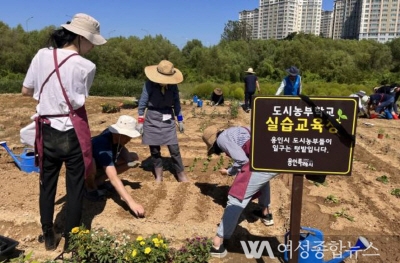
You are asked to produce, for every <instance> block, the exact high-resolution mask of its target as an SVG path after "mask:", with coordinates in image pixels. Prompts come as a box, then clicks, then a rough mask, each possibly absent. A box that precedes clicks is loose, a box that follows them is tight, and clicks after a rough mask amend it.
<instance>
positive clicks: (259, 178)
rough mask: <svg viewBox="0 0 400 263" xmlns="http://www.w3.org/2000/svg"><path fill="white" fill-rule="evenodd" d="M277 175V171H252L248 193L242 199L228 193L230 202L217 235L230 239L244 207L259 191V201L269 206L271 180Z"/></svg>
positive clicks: (262, 204)
mask: <svg viewBox="0 0 400 263" xmlns="http://www.w3.org/2000/svg"><path fill="white" fill-rule="evenodd" d="M277 175H278V174H277V173H260V172H252V173H251V177H250V181H249V185H248V186H247V189H246V193H245V196H244V199H243V200H242V201H240V200H239V199H237V198H235V197H233V196H231V195H228V203H227V205H226V207H225V210H224V214H223V216H222V220H221V222H220V224H219V227H218V230H217V236H219V237H220V238H224V239H229V238H230V237H231V236H232V234H233V232H234V231H235V228H236V226H237V223H238V220H239V217H240V215H241V214H242V211H243V209H245V208H246V206H247V205H248V203H249V202H250V201H251V198H252V197H253V195H255V194H256V193H257V192H258V191H261V196H260V197H259V198H258V203H259V204H260V205H261V206H262V207H268V206H269V204H270V201H271V200H270V195H271V194H270V186H269V181H270V180H271V179H272V178H274V177H275V176H277Z"/></svg>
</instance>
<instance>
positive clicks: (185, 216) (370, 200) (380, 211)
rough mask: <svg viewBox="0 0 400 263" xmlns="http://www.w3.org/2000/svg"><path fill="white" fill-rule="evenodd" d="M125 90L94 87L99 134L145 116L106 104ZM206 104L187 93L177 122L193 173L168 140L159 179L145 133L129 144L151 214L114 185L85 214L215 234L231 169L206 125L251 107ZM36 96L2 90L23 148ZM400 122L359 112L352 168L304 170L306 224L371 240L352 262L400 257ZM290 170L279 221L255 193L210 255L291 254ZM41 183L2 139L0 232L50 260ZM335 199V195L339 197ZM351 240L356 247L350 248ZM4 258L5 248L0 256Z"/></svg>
mask: <svg viewBox="0 0 400 263" xmlns="http://www.w3.org/2000/svg"><path fill="white" fill-rule="evenodd" d="M127 99H129V100H131V99H132V98H106V97H89V99H88V101H87V104H86V107H87V110H88V114H89V121H90V127H91V130H92V135H97V134H99V133H100V132H102V131H103V130H104V129H106V128H107V127H108V126H109V125H111V124H113V123H115V122H116V121H117V119H118V117H119V116H120V115H122V114H127V115H131V116H134V117H137V109H121V111H120V112H117V113H111V114H105V113H102V112H101V109H102V108H101V106H100V105H101V104H102V103H112V104H118V103H119V102H121V101H124V100H127ZM205 104H206V103H205ZM205 104H204V105H203V107H202V108H198V107H195V106H193V105H191V104H190V101H189V100H186V101H183V103H182V107H183V113H184V116H185V128H186V129H185V133H183V134H181V133H179V132H178V139H179V144H180V148H181V153H182V156H183V161H184V164H185V167H186V171H187V175H188V177H189V178H190V182H189V183H178V182H177V181H176V179H175V178H174V176H173V174H172V173H171V171H170V165H169V164H170V160H169V158H168V157H169V154H168V150H167V148H166V147H163V148H162V149H163V156H164V157H165V158H164V161H165V170H166V171H165V172H164V182H162V183H156V182H155V181H154V178H153V175H152V172H151V164H150V162H149V157H150V153H149V149H148V147H147V146H145V145H142V144H141V139H140V138H136V139H133V140H132V141H131V142H130V143H129V144H128V145H127V147H128V149H130V150H131V151H134V152H137V153H138V155H139V156H140V159H141V161H142V165H141V166H140V167H138V168H132V169H130V170H128V171H126V172H124V173H123V174H121V175H120V176H121V178H122V180H123V182H124V184H125V187H126V189H127V190H128V191H129V193H131V195H132V196H133V197H134V199H136V200H138V201H139V202H140V203H141V204H143V206H144V208H145V210H146V217H145V218H141V219H138V218H136V217H134V216H133V215H132V214H131V213H130V212H129V210H127V207H126V206H125V204H124V203H123V202H122V201H121V200H120V199H119V197H118V196H115V195H114V196H112V197H110V198H108V199H107V200H106V201H104V202H90V201H88V200H86V199H85V200H84V211H83V222H84V223H85V224H86V225H87V226H88V227H91V228H100V227H104V228H106V229H107V230H109V231H110V232H112V233H129V234H130V235H131V236H137V235H142V236H149V235H151V234H153V233H161V234H162V235H164V236H165V237H166V238H167V239H169V240H170V241H171V245H172V246H176V247H178V246H180V244H181V243H182V242H183V240H185V239H186V238H191V237H195V236H206V237H210V238H211V237H213V236H214V234H215V230H216V227H217V224H218V223H219V221H220V218H221V216H222V213H223V208H224V206H225V204H226V200H227V192H228V189H229V186H230V185H231V183H232V181H233V178H232V177H228V176H221V175H220V174H219V173H218V171H215V169H214V166H216V165H217V163H218V162H220V158H219V157H218V156H214V157H213V158H212V159H211V161H210V163H209V164H208V166H206V165H204V162H205V161H206V159H207V156H206V147H205V144H204V143H203V141H202V140H201V135H202V131H203V129H204V128H205V127H207V126H208V125H211V124H217V125H220V126H221V127H228V126H232V125H249V124H250V115H249V114H248V113H245V112H244V111H243V110H242V109H239V114H238V116H237V118H233V119H232V118H231V115H230V113H229V109H230V107H229V105H225V106H218V107H211V106H207V105H205ZM228 104H229V102H228ZM35 105H36V102H35V101H34V100H33V99H32V98H27V97H22V96H21V95H19V94H4V95H0V112H1V115H0V141H7V144H8V146H9V148H10V149H12V151H13V152H14V153H15V154H19V153H21V152H22V150H23V148H24V146H23V145H22V144H21V143H20V138H19V130H20V129H21V128H22V127H24V126H25V125H27V124H28V123H29V117H30V116H31V115H32V114H33V113H34V111H35ZM369 124H372V125H369ZM380 128H381V129H384V134H385V136H384V138H383V139H378V138H377V133H378V129H380ZM399 128H400V121H398V120H381V119H372V120H369V119H359V120H358V126H357V140H356V147H355V153H354V160H353V170H352V174H351V176H329V175H328V176H327V180H326V182H325V183H324V184H322V185H321V184H315V183H313V182H311V181H308V180H307V179H305V178H304V189H303V206H302V217H301V225H302V226H308V227H312V228H316V229H319V230H321V231H323V233H324V235H325V242H328V241H336V242H339V241H343V243H344V244H343V246H346V244H347V242H350V243H351V244H352V245H354V243H355V241H356V240H357V238H358V236H364V237H366V238H367V239H368V240H369V241H370V242H371V244H372V247H370V248H369V249H367V250H365V251H360V252H359V253H358V254H357V258H355V256H353V257H352V258H348V259H346V260H345V261H344V262H346V263H348V262H374V263H378V262H384V263H397V262H400V237H399V235H400V220H399V218H400V198H397V197H396V196H395V195H393V194H391V192H392V190H393V189H396V188H400V177H399V174H400V136H399ZM195 160H197V161H195ZM223 161H224V165H225V166H226V165H228V163H229V158H228V157H227V156H224V157H223ZM334 161H335V160H332V162H334ZM382 176H386V177H387V179H388V182H387V183H383V182H381V181H378V180H377V178H379V177H382ZM292 177H293V176H292V175H291V174H282V175H279V176H277V177H276V178H274V179H273V180H272V181H271V190H272V212H273V215H274V221H275V224H274V225H273V226H270V227H266V226H264V225H263V224H262V222H261V221H260V220H257V218H254V216H252V213H251V212H252V210H253V209H254V208H256V207H257V204H256V201H254V202H253V203H251V204H250V205H249V206H248V207H247V209H245V211H244V212H243V214H242V216H241V218H240V223H239V225H238V227H237V229H236V231H235V233H234V236H233V237H232V238H231V239H230V240H229V242H228V243H227V245H226V247H227V249H228V251H229V253H228V256H227V257H225V258H223V259H211V260H210V262H212V263H213V262H234V263H236V262H258V263H260V262H283V255H282V253H280V252H279V251H278V249H277V246H278V245H279V244H280V243H283V241H284V235H285V233H286V232H287V231H288V228H289V219H290V204H291V189H292ZM64 179H65V173H64V168H63V169H62V171H61V175H60V180H59V182H58V184H59V185H58V190H57V197H56V204H55V206H56V211H55V215H54V218H55V223H56V227H57V228H58V229H59V231H60V232H61V229H62V226H63V219H64V217H65V211H64V209H63V208H64V204H65V180H64ZM38 186H39V180H38V174H37V173H25V172H22V171H20V170H19V169H18V167H17V166H16V165H15V163H14V161H13V159H12V158H11V157H10V155H9V154H8V153H7V152H6V151H5V150H4V149H3V148H2V147H0V235H3V236H7V237H10V238H12V239H15V240H17V241H19V245H18V246H17V249H16V252H15V253H18V252H22V251H25V253H28V252H31V251H33V258H35V259H37V260H39V261H44V260H46V259H53V258H54V257H56V256H57V255H58V254H59V253H61V249H62V247H63V241H61V243H60V244H59V246H58V248H57V250H56V251H52V252H48V251H45V249H44V245H43V244H41V243H39V242H38V241H37V238H38V235H39V234H40V233H41V226H40V223H39V222H40V220H39V205H38V198H39V187H38ZM328 196H333V197H335V198H336V199H335V201H337V202H336V203H335V202H328V201H329V200H327V197H328ZM328 199H330V201H333V200H332V199H333V198H328ZM335 214H336V216H335ZM241 240H242V241H246V240H251V241H264V240H266V241H269V243H270V244H271V246H272V248H273V252H274V256H275V257H274V258H270V257H268V255H267V253H266V251H265V252H264V254H263V257H262V258H261V259H247V258H246V256H245V254H244V251H243V249H242V247H241V245H240V241H241ZM346 249H348V247H344V248H343V249H342V250H346ZM330 250H333V249H332V248H331V249H330ZM332 253H333V252H332V251H326V252H325V260H328V259H330V258H332V257H333V254H332ZM337 253H338V252H337ZM4 259H5V258H2V257H1V256H0V261H2V260H4ZM321 262H322V261H321Z"/></svg>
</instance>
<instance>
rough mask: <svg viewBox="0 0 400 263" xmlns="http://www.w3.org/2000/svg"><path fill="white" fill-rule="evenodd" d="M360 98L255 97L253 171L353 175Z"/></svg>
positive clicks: (252, 115) (251, 163)
mask: <svg viewBox="0 0 400 263" xmlns="http://www.w3.org/2000/svg"><path fill="white" fill-rule="evenodd" d="M357 99H358V98H354V97H319V96H315V97H314V96H312V97H307V96H301V97H299V96H256V97H254V98H253V110H252V113H251V133H252V136H251V139H252V141H251V154H250V167H251V170H253V171H260V172H278V173H294V174H316V175H326V174H330V175H350V174H351V168H352V159H353V150H354V145H355V141H354V138H355V133H356V126H357V108H358V100H357Z"/></svg>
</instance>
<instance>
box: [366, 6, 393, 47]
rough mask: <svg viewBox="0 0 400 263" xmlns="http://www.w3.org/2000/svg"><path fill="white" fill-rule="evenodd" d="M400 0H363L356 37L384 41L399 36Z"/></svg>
mask: <svg viewBox="0 0 400 263" xmlns="http://www.w3.org/2000/svg"><path fill="white" fill-rule="evenodd" d="M399 10H400V0H364V1H363V2H362V8H361V16H360V30H359V34H358V39H360V40H361V39H373V40H376V41H378V42H381V43H385V42H387V41H390V40H392V39H394V38H397V37H399V36H400V32H399V30H400V19H399V16H400V12H399Z"/></svg>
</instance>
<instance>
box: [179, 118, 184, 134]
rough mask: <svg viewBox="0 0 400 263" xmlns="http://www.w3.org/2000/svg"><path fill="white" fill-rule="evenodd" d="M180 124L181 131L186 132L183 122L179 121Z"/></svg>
mask: <svg viewBox="0 0 400 263" xmlns="http://www.w3.org/2000/svg"><path fill="white" fill-rule="evenodd" d="M178 124H179V131H180V132H181V133H183V132H184V131H185V126H184V125H183V121H179V122H178Z"/></svg>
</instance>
